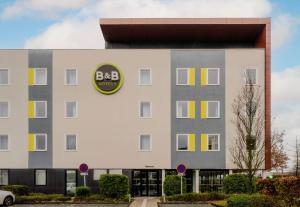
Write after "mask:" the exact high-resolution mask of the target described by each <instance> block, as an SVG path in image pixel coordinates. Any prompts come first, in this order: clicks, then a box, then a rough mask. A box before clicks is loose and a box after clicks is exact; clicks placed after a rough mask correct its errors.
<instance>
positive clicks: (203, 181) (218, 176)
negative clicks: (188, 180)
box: [199, 170, 229, 192]
mask: <svg viewBox="0 0 300 207" xmlns="http://www.w3.org/2000/svg"><path fill="white" fill-rule="evenodd" d="M228 174H229V172H228V170H200V172H199V181H200V184H199V185H200V186H199V189H200V191H201V192H212V191H221V190H222V185H223V180H224V178H225V176H226V175H228Z"/></svg>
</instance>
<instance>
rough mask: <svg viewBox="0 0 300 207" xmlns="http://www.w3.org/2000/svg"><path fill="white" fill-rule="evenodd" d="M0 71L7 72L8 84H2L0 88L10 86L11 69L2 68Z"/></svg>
mask: <svg viewBox="0 0 300 207" xmlns="http://www.w3.org/2000/svg"><path fill="white" fill-rule="evenodd" d="M0 70H7V84H2V83H0V86H8V85H10V69H9V68H0Z"/></svg>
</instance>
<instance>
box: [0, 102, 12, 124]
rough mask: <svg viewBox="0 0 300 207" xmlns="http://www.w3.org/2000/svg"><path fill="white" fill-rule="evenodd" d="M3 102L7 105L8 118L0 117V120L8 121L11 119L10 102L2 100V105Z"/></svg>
mask: <svg viewBox="0 0 300 207" xmlns="http://www.w3.org/2000/svg"><path fill="white" fill-rule="evenodd" d="M1 102H3V103H7V116H5V117H2V116H0V119H8V118H10V101H8V100H1V99H0V103H1Z"/></svg>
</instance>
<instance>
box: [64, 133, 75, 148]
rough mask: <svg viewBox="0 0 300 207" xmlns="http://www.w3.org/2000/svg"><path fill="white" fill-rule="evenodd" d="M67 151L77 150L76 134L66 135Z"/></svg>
mask: <svg viewBox="0 0 300 207" xmlns="http://www.w3.org/2000/svg"><path fill="white" fill-rule="evenodd" d="M66 150H67V151H75V150H77V137H76V135H75V134H67V135H66Z"/></svg>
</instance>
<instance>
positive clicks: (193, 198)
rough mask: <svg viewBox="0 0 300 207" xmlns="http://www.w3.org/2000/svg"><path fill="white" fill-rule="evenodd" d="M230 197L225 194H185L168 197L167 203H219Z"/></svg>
mask: <svg viewBox="0 0 300 207" xmlns="http://www.w3.org/2000/svg"><path fill="white" fill-rule="evenodd" d="M228 197H229V196H228V195H226V194H224V193H217V192H213V193H184V194H182V195H181V194H177V195H171V196H167V197H166V201H183V202H191V203H195V202H199V201H217V200H224V199H227V198H228Z"/></svg>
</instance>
